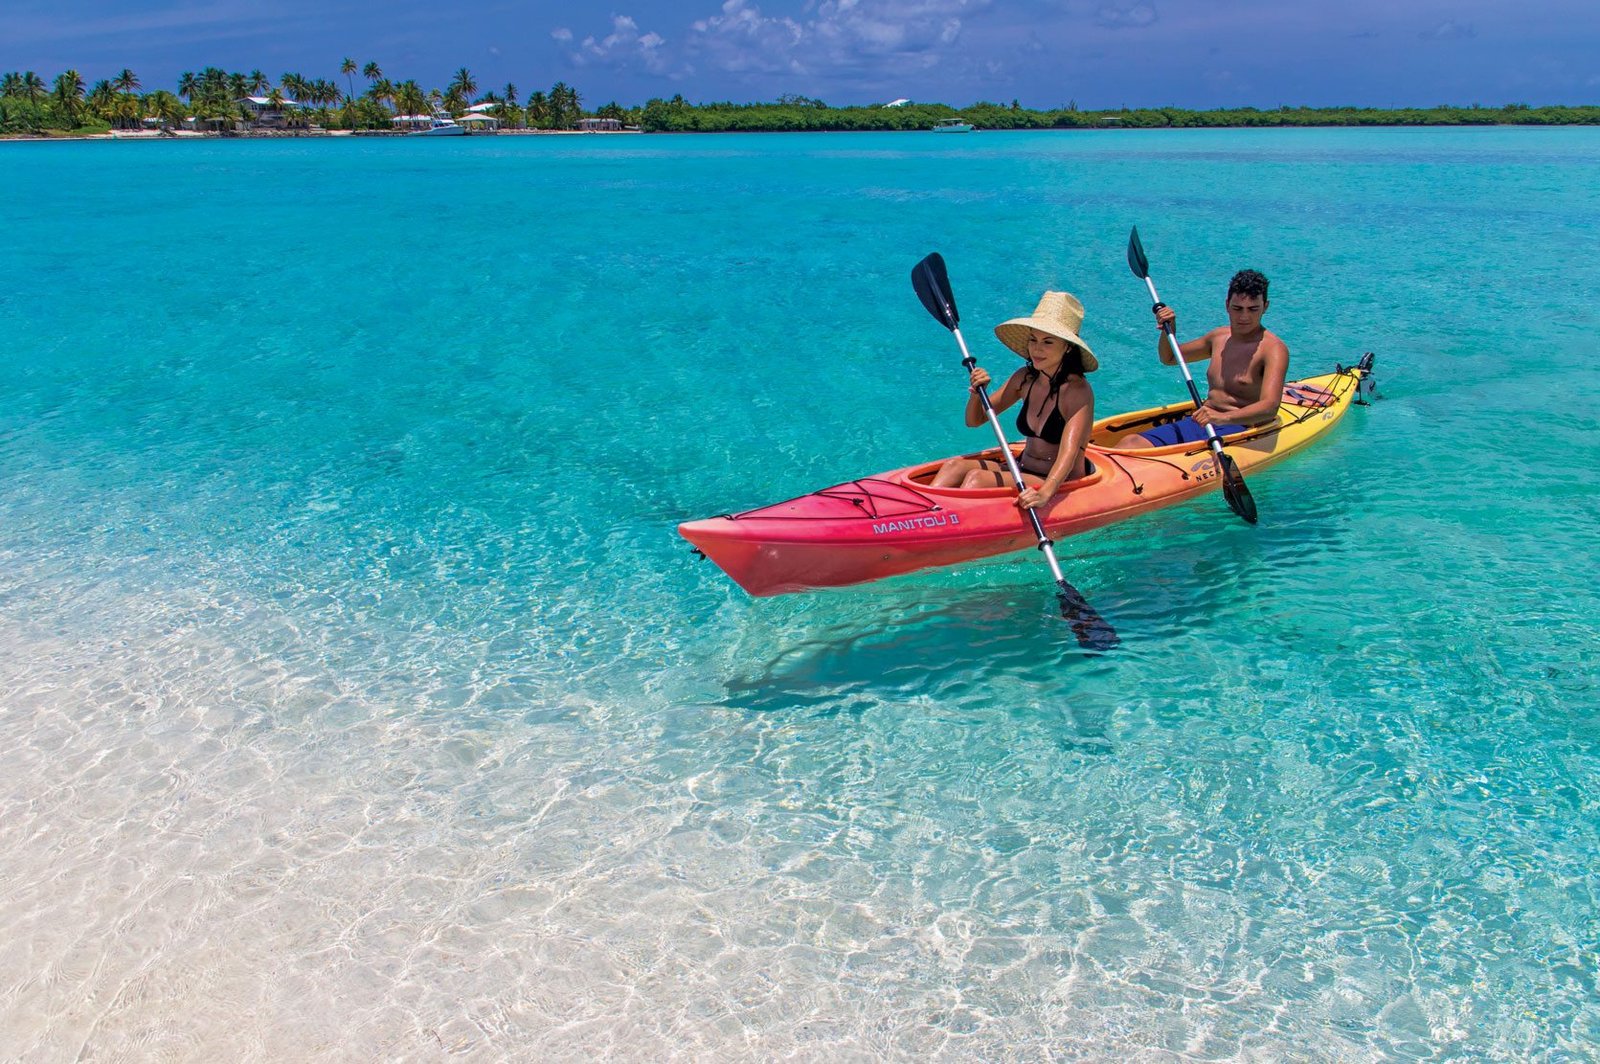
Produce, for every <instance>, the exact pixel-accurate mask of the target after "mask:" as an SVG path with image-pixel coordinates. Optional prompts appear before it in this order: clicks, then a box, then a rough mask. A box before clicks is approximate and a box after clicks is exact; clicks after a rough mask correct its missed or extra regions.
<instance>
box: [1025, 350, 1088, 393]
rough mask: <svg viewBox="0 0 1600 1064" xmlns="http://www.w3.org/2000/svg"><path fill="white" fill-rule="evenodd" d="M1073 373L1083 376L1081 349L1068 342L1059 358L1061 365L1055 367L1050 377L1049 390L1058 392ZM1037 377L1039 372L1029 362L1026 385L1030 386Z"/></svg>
mask: <svg viewBox="0 0 1600 1064" xmlns="http://www.w3.org/2000/svg"><path fill="white" fill-rule="evenodd" d="M1074 373H1076V374H1077V375H1078V376H1080V377H1082V376H1083V375H1084V369H1083V348H1081V347H1079V346H1078V345H1077V344H1075V343H1073V342H1072V341H1070V340H1068V341H1067V351H1066V353H1065V354H1064V355H1062V356H1061V365H1059V366H1057V367H1056V371H1055V373H1054V374H1052V375H1051V377H1050V390H1051V391H1052V392H1054V391H1059V390H1060V388H1061V386H1062V385H1063V384H1065V383H1067V378H1068V377H1070V376H1072V375H1073V374H1074ZM1038 375H1039V370H1038V369H1037V368H1036V367H1035V366H1034V364H1033V363H1032V362H1029V363H1028V383H1029V384H1032V383H1033V378H1035V377H1037V376H1038Z"/></svg>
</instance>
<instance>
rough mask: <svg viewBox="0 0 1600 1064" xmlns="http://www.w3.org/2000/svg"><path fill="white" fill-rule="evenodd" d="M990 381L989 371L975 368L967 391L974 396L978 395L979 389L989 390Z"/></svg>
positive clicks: (980, 367) (978, 367)
mask: <svg viewBox="0 0 1600 1064" xmlns="http://www.w3.org/2000/svg"><path fill="white" fill-rule="evenodd" d="M989 380H990V377H989V371H988V370H986V369H984V368H983V367H982V366H973V367H972V377H971V379H970V380H968V382H967V391H969V392H971V393H972V394H973V395H977V394H978V389H979V388H987V387H988V386H989Z"/></svg>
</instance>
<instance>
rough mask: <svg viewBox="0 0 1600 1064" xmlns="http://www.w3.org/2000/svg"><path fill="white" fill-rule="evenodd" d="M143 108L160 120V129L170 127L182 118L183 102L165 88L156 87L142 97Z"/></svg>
mask: <svg viewBox="0 0 1600 1064" xmlns="http://www.w3.org/2000/svg"><path fill="white" fill-rule="evenodd" d="M144 106H145V110H146V111H147V112H149V114H150V115H151V117H153V118H158V119H160V120H161V128H162V129H170V128H172V127H173V126H175V125H177V124H178V123H179V122H180V121H182V120H183V104H182V102H181V101H179V99H178V98H177V97H176V96H174V95H172V93H170V92H168V91H167V90H166V89H157V90H156V91H155V92H152V93H151V94H150V95H149V96H146V97H145V98H144Z"/></svg>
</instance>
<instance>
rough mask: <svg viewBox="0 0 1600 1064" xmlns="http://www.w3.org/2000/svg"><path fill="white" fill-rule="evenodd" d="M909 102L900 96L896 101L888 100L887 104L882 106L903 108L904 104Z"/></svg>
mask: <svg viewBox="0 0 1600 1064" xmlns="http://www.w3.org/2000/svg"><path fill="white" fill-rule="evenodd" d="M910 102H911V101H910V100H908V99H906V98H905V97H903V96H902V97H901V98H900V99H898V100H890V101H889V102H888V103H886V104H884V105H883V106H885V107H904V106H905V105H906V104H908V103H910Z"/></svg>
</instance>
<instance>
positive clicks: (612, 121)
mask: <svg viewBox="0 0 1600 1064" xmlns="http://www.w3.org/2000/svg"><path fill="white" fill-rule="evenodd" d="M578 132H580V133H621V132H622V122H621V120H620V119H616V118H580V119H578Z"/></svg>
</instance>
